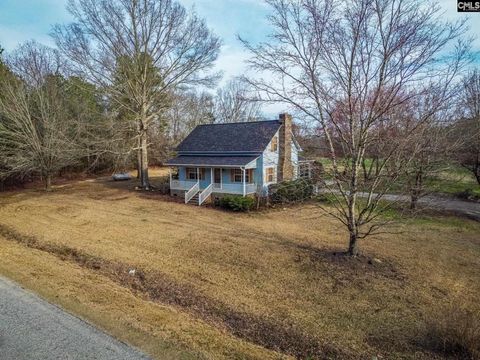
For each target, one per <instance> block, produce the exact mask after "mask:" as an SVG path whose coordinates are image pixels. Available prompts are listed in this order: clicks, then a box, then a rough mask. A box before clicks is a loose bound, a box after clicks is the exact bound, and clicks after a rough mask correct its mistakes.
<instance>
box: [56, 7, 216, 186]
mask: <svg viewBox="0 0 480 360" xmlns="http://www.w3.org/2000/svg"><path fill="white" fill-rule="evenodd" d="M68 10H69V11H70V13H71V14H72V15H73V16H74V17H75V19H76V22H74V23H72V24H70V25H68V26H59V25H57V26H55V27H54V30H53V37H54V39H55V40H56V43H57V46H58V47H59V49H61V51H62V52H63V53H64V54H65V55H66V56H67V57H68V58H69V59H70V61H71V64H72V70H73V71H74V72H75V73H77V74H79V75H81V76H83V77H84V78H85V79H87V80H88V81H90V82H93V83H95V84H97V85H99V86H101V87H102V88H104V89H106V90H107V92H108V94H109V96H110V100H111V101H112V102H114V103H116V104H117V105H118V107H119V108H128V111H129V112H130V113H131V114H134V117H135V121H136V122H137V137H138V151H139V156H138V158H139V162H140V163H141V164H140V178H141V185H142V187H143V188H144V189H149V187H150V184H149V180H148V132H149V126H150V124H151V122H152V121H153V120H154V119H156V118H157V117H158V116H159V114H161V113H162V112H163V111H164V110H165V108H167V107H168V95H169V93H171V92H172V91H173V90H174V89H175V88H176V87H178V86H180V85H184V86H186V85H206V86H209V85H211V84H213V83H214V82H215V81H216V80H217V79H218V75H217V74H213V75H212V74H211V72H210V70H211V68H212V66H213V64H214V61H215V60H216V58H217V57H218V53H219V48H220V40H219V39H218V38H217V37H216V36H215V35H214V34H212V33H211V31H210V30H209V29H208V27H207V25H206V24H205V21H204V20H202V19H200V18H199V17H198V16H197V15H196V14H195V13H193V12H191V13H188V12H187V11H186V9H185V8H184V7H183V6H181V5H180V4H179V3H178V2H176V1H173V0H162V1H152V0H105V1H96V0H70V1H69V4H68ZM125 99H127V101H125Z"/></svg>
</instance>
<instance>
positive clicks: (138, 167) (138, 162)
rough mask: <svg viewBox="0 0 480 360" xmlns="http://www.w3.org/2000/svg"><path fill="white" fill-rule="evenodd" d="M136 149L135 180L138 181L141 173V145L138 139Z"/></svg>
mask: <svg viewBox="0 0 480 360" xmlns="http://www.w3.org/2000/svg"><path fill="white" fill-rule="evenodd" d="M137 146H138V149H137V179H140V173H141V172H142V145H141V142H140V139H138V145H137Z"/></svg>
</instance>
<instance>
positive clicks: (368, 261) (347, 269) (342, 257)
mask: <svg viewBox="0 0 480 360" xmlns="http://www.w3.org/2000/svg"><path fill="white" fill-rule="evenodd" d="M297 249H298V252H297V257H296V259H295V261H296V262H297V263H299V264H300V266H301V268H302V270H303V271H304V272H319V271H321V273H322V274H328V275H329V276H330V277H331V278H332V279H333V280H334V282H335V284H336V286H341V285H345V286H346V285H350V284H353V285H357V286H360V287H362V286H363V285H365V282H370V281H371V279H372V278H383V279H387V280H391V281H394V282H397V283H398V285H402V284H403V283H404V282H405V280H406V275H405V274H404V273H403V272H402V271H401V270H400V269H399V268H398V266H397V265H396V264H394V263H392V262H391V261H389V260H384V259H378V258H375V257H371V256H367V255H358V256H356V257H351V256H349V255H348V254H346V253H345V252H338V251H332V250H331V249H322V248H316V247H312V246H309V245H298V246H297Z"/></svg>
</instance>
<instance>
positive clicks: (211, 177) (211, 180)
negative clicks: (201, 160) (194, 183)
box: [210, 168, 213, 184]
mask: <svg viewBox="0 0 480 360" xmlns="http://www.w3.org/2000/svg"><path fill="white" fill-rule="evenodd" d="M210 184H213V168H210Z"/></svg>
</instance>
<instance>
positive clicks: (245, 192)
mask: <svg viewBox="0 0 480 360" xmlns="http://www.w3.org/2000/svg"><path fill="white" fill-rule="evenodd" d="M242 181H243V196H245V195H246V194H247V191H246V182H245V168H242Z"/></svg>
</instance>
